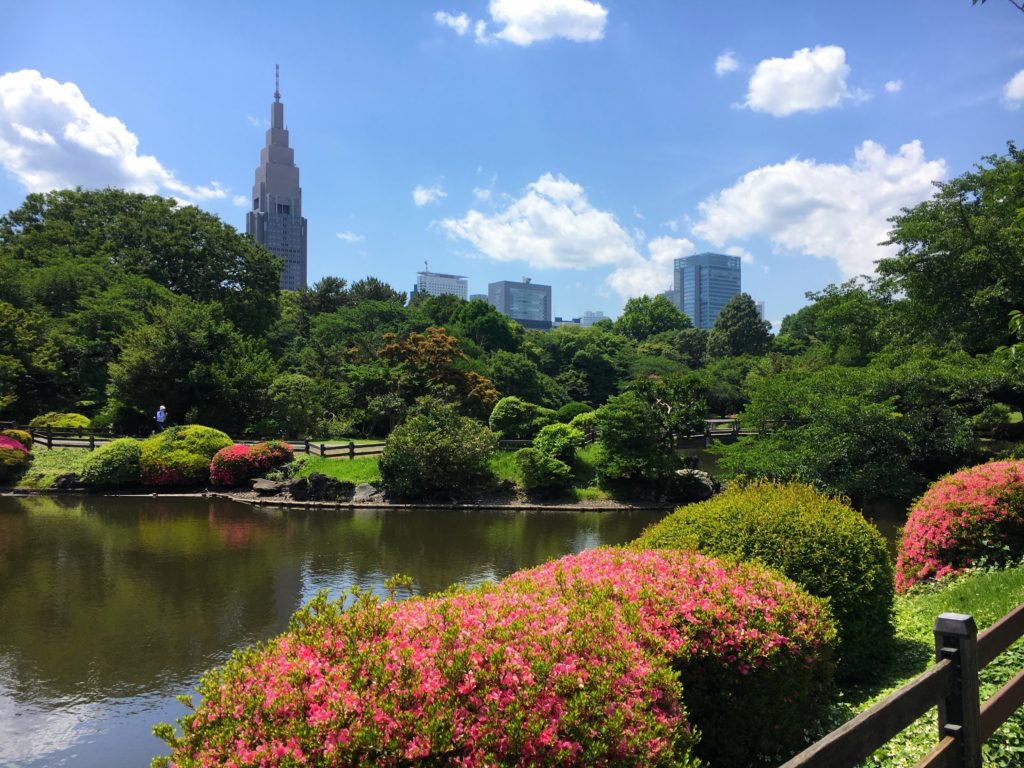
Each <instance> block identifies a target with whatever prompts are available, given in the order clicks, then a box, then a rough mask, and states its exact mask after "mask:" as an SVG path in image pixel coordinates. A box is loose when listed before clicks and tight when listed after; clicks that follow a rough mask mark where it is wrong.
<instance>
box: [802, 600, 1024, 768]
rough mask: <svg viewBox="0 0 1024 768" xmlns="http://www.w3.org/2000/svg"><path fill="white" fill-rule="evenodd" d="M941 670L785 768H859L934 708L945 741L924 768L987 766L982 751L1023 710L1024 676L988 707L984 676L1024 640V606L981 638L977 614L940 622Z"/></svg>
mask: <svg viewBox="0 0 1024 768" xmlns="http://www.w3.org/2000/svg"><path fill="white" fill-rule="evenodd" d="M934 634H935V664H934V665H932V666H931V667H930V668H929V669H928V670H927V671H926V672H924V673H923V674H921V675H919V676H918V677H917V678H915V679H914V680H911V681H910V682H909V683H907V684H906V685H904V686H903V687H902V688H900V689H899V690H897V691H895V692H893V693H891V694H890V695H889V696H887V697H886V698H885V699H883V700H882V701H880V702H878V703H877V704H875V705H874V706H873V707H871V708H870V709H868V710H865V711H864V712H862V713H860V714H859V715H857V717H855V718H854V719H853V720H851V721H850V722H848V723H846V724H845V725H843V726H841V727H839V728H837V729H836V730H834V731H832V733H830V734H828V735H827V736H825V738H823V739H821V740H820V741H818V742H817V743H816V744H812V745H811V746H810V747H808V748H807V749H805V750H804V751H803V752H801V753H800V754H799V755H797V756H796V757H794V758H792V759H791V760H789V761H788V762H786V763H784V764H783V765H782V768H853V766H856V765H857V764H858V763H860V762H861V761H863V760H865V759H866V758H867V757H868V756H869V755H871V753H872V752H874V751H875V750H876V749H878V748H879V747H881V746H882V745H883V744H885V743H886V742H887V741H889V740H890V739H892V738H893V737H894V736H896V734H898V733H899V732H900V731H902V730H903V729H904V728H906V727H907V726H909V725H910V724H911V723H913V722H914V721H915V720H917V719H918V718H919V717H921V716H922V715H923V714H925V713H926V712H927V711H928V710H929V709H931V708H932V707H935V706H937V707H938V713H939V714H938V742H937V743H936V744H935V746H934V747H933V748H932V750H931V751H930V752H929V753H928V754H927V755H926V756H925V757H924V759H922V760H921V762H919V763H918V764H917V768H939V767H940V766H945V767H946V768H981V746H982V744H984V743H985V740H986V739H988V738H989V737H990V736H991V735H992V734H993V733H995V732H996V730H997V729H998V728H999V726H1001V725H1002V724H1003V723H1005V722H1006V721H1007V719H1009V717H1010V715H1012V714H1013V713H1014V712H1015V711H1017V710H1018V709H1019V708H1020V707H1021V706H1024V670H1021V671H1020V672H1018V673H1017V675H1016V676H1015V677H1014V678H1013V679H1012V680H1011V681H1010V682H1008V683H1007V684H1006V685H1004V686H1003V687H1002V688H1000V689H999V690H998V691H997V692H996V693H995V694H994V695H993V696H991V697H990V698H989V699H988V700H987V701H986V702H985V704H984V705H983V706H982V705H981V704H980V702H979V695H978V673H979V672H980V671H981V670H982V669H983V668H984V667H985V666H986V665H987V664H989V663H990V662H991V661H992V660H993V659H995V658H996V657H997V656H999V654H1001V653H1002V652H1003V651H1005V650H1006V649H1007V648H1009V647H1010V646H1011V645H1013V643H1015V642H1016V641H1017V640H1019V639H1020V638H1021V637H1024V604H1021V605H1019V606H1017V608H1015V609H1014V610H1012V611H1010V613H1008V614H1007V615H1006V616H1004V617H1003V618H1001V619H1000V620H999V621H997V622H996V623H995V624H993V625H992V626H991V627H989V628H988V629H987V630H985V631H984V632H982V633H981V634H980V635H979V634H978V631H977V628H976V626H975V624H974V619H973V618H972V617H971V616H968V615H965V614H961V613H944V614H942V615H941V616H939V617H938V618H937V619H936V620H935V629H934Z"/></svg>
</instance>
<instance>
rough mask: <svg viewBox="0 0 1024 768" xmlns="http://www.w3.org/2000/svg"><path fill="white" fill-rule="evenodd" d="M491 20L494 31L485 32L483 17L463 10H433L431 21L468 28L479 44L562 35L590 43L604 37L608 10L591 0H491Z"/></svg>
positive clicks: (459, 29) (463, 30)
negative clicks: (471, 16) (456, 12)
mask: <svg viewBox="0 0 1024 768" xmlns="http://www.w3.org/2000/svg"><path fill="white" fill-rule="evenodd" d="M488 10H489V11H490V14H491V22H492V23H493V24H494V26H495V27H496V28H497V32H494V33H490V32H488V23H487V22H486V21H484V20H483V19H478V20H477V21H475V22H474V21H473V20H472V19H471V18H470V17H469V16H467V15H466V14H465V13H459V14H458V15H455V14H452V13H448V12H446V11H437V12H435V13H434V21H435V22H437V23H438V24H443V25H444V26H447V27H451V28H452V29H453V30H455V32H456V34H458V35H460V36H461V35H465V34H466V33H467V32H469V29H470V27H472V29H473V36H474V37H475V38H476V41H477V42H478V43H493V42H497V41H499V40H503V41H505V42H508V43H513V44H515V45H523V46H526V45H531V44H533V43H536V42H539V41H542V40H553V39H556V38H563V39H565V40H573V41H575V42H592V41H594V40H601V39H602V38H603V37H604V26H605V22H606V21H607V19H608V11H607V9H606V8H605V7H604V6H602V5H601V4H600V3H597V2H593V0H491V2H490V4H489V5H488Z"/></svg>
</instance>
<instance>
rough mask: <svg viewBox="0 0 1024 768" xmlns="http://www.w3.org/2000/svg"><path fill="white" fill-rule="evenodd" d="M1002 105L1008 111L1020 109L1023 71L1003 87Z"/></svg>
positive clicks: (1023, 86)
mask: <svg viewBox="0 0 1024 768" xmlns="http://www.w3.org/2000/svg"><path fill="white" fill-rule="evenodd" d="M1003 104H1005V105H1006V107H1007V108H1008V109H1020V108H1021V105H1024V69H1022V70H1021V71H1020V72H1018V73H1017V74H1016V75H1014V76H1013V77H1012V78H1010V82H1008V83H1007V84H1006V85H1004V86H1003Z"/></svg>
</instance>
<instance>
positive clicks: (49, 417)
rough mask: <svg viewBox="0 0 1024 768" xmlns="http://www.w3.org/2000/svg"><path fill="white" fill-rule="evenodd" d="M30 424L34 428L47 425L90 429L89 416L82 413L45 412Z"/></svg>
mask: <svg viewBox="0 0 1024 768" xmlns="http://www.w3.org/2000/svg"><path fill="white" fill-rule="evenodd" d="M28 425H29V426H30V427H32V428H33V429H45V428H46V427H53V428H54V429H88V428H89V417H88V416H83V415H82V414H80V413H56V412H53V411H51V412H50V413H44V414H43V415H42V416H36V417H35V418H34V419H32V421H30V422H29V423H28Z"/></svg>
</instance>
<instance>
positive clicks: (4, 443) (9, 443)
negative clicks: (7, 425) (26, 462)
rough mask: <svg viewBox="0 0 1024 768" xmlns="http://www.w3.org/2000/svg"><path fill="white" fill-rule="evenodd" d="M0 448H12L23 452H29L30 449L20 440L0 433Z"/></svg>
mask: <svg viewBox="0 0 1024 768" xmlns="http://www.w3.org/2000/svg"><path fill="white" fill-rule="evenodd" d="M0 448H10V449H12V450H15V451H18V452H19V453H22V454H26V455H27V454H28V452H29V450H28V448H26V447H25V446H24V445H23V444H22V442H21V441H20V440H15V439H14V438H13V437H9V436H7V435H0Z"/></svg>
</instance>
